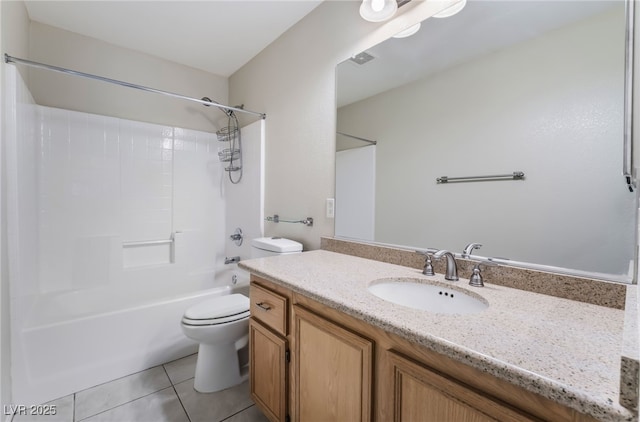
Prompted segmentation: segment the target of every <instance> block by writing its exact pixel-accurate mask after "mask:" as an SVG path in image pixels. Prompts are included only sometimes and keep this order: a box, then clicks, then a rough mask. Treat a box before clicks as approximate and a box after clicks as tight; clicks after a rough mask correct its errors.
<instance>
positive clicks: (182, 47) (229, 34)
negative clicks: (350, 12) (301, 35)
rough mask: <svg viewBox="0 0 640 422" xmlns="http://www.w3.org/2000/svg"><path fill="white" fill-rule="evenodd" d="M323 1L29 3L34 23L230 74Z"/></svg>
mask: <svg viewBox="0 0 640 422" xmlns="http://www.w3.org/2000/svg"><path fill="white" fill-rule="evenodd" d="M321 2H322V0H226V1H225V0H205V1H203V0H200V1H157V0H156V1H154V0H146V1H55V0H54V1H52V0H47V1H30V0H27V1H26V2H25V4H26V7H27V11H28V13H29V17H30V19H31V20H32V21H36V22H40V23H44V24H47V25H51V26H54V27H57V28H62V29H65V30H67V31H71V32H75V33H78V34H81V35H85V36H88V37H93V38H97V39H99V40H102V41H106V42H108V43H111V44H115V45H118V46H121V47H125V48H129V49H132V50H136V51H140V52H143V53H146V54H150V55H153V56H156V57H160V58H163V59H166V60H170V61H173V62H178V63H181V64H184V65H187V66H191V67H194V68H197V69H201V70H204V71H207V72H210V73H213V74H216V75H220V76H224V77H229V76H230V75H232V74H233V73H234V72H235V71H236V70H238V69H239V68H241V67H242V66H243V65H244V64H246V63H247V62H248V61H249V60H251V59H252V58H253V57H255V56H256V55H257V54H258V53H260V51H262V50H263V49H264V48H265V47H266V46H268V45H269V44H270V43H272V42H273V41H274V40H276V39H277V38H278V37H279V36H280V35H282V34H283V33H284V32H285V31H287V30H288V29H289V28H290V27H292V26H293V25H295V24H296V23H297V22H298V21H300V20H301V19H302V18H303V17H304V16H306V15H307V14H308V13H309V12H311V11H312V10H313V9H314V8H315V7H317V6H318V5H319V4H320V3H321Z"/></svg>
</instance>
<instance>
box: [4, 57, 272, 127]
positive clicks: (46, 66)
mask: <svg viewBox="0 0 640 422" xmlns="http://www.w3.org/2000/svg"><path fill="white" fill-rule="evenodd" d="M4 62H5V63H14V64H23V65H26V66H30V67H35V68H38V69H45V70H52V71H54V72H59V73H64V74H67V75H73V76H80V77H83V78H88V79H94V80H97V81H101V82H107V83H110V84H115V85H120V86H123V87H125V88H133V89H139V90H141V91H146V92H153V93H155V94H162V95H166V96H168V97H173V98H178V99H181V100H186V101H192V102H195V103H199V104H202V105H206V106H215V107H218V108H221V109H224V110H230V111H238V112H241V113H247V114H253V115H255V116H259V117H260V118H261V119H266V118H267V115H266V114H264V113H259V112H257V111H250V110H245V109H243V108H240V107H231V106H228V105H224V104H219V103H216V102H215V101H205V100H200V99H198V98H193V97H187V96H186V95H181V94H176V93H173V92H169V91H162V90H160V89H155V88H150V87H146V86H142V85H137V84H133V83H130V82H125V81H119V80H117V79H111V78H105V77H104V76H98V75H92V74H90V73H84V72H79V71H77V70H72V69H66V68H64V67H58V66H53V65H50V64H45V63H39V62H34V61H31V60H26V59H20V58H18V57H13V56H10V55H8V54H7V53H5V54H4Z"/></svg>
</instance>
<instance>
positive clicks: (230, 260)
mask: <svg viewBox="0 0 640 422" xmlns="http://www.w3.org/2000/svg"><path fill="white" fill-rule="evenodd" d="M238 262H240V257H239V256H232V257H231V258H227V257H225V258H224V263H225V265H226V264H237V263H238Z"/></svg>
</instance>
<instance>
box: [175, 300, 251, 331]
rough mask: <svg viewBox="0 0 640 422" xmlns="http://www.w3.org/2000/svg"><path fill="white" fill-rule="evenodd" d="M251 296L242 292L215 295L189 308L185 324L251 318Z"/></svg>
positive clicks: (229, 321) (186, 312)
mask: <svg viewBox="0 0 640 422" xmlns="http://www.w3.org/2000/svg"><path fill="white" fill-rule="evenodd" d="M249 315H250V312H249V298H248V297H246V296H244V295H241V294H232V295H224V296H218V297H214V298H212V299H209V300H205V301H204V302H201V303H198V304H197V305H194V306H192V307H191V308H189V309H187V310H186V311H185V313H184V316H183V317H182V323H183V324H185V325H192V326H198V325H221V324H228V323H231V322H235V321H240V320H242V319H246V318H249Z"/></svg>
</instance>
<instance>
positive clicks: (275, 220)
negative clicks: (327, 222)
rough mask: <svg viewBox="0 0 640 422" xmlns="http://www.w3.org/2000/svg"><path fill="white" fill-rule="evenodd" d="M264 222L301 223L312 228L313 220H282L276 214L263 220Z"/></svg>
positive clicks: (310, 218) (308, 218)
mask: <svg viewBox="0 0 640 422" xmlns="http://www.w3.org/2000/svg"><path fill="white" fill-rule="evenodd" d="M265 220H266V221H272V222H274V223H302V224H304V225H305V226H309V227H311V226H313V218H312V217H307V218H305V219H304V220H283V219H281V218H280V216H279V215H278V214H274V215H273V217H271V216H269V217H266V218H265Z"/></svg>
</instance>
